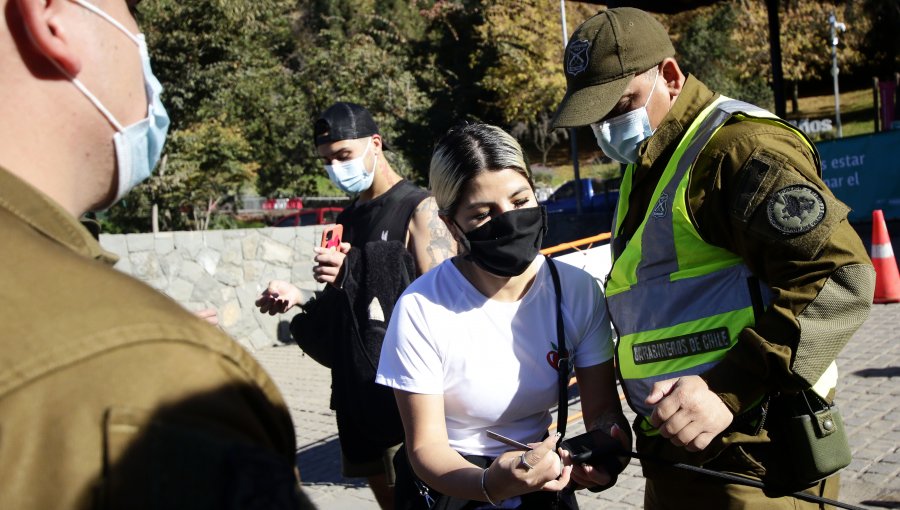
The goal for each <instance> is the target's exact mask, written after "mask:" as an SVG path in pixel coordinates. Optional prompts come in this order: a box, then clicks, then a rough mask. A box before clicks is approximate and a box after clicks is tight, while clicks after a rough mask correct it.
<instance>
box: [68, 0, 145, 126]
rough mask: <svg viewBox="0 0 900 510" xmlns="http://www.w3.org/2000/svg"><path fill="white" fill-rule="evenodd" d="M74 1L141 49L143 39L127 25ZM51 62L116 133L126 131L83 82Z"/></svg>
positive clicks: (79, 0)
mask: <svg viewBox="0 0 900 510" xmlns="http://www.w3.org/2000/svg"><path fill="white" fill-rule="evenodd" d="M72 1H73V2H75V3H76V4H78V5H80V6H81V7H84V8H85V9H87V10H88V11H90V12H91V13H93V14H96V15H97V16H100V17H101V18H103V19H104V20H106V21H108V22H109V23H110V24H112V25H113V26H114V27H116V28H118V29H119V30H120V31H121V32H122V33H123V34H125V35H126V36H128V38H129V39H131V41H132V42H133V43H134V44H136V45H137V46H138V48H141V39H140V38H139V37H137V36H135V35H134V34H132V33H131V31H130V30H128V29H127V28H125V25H123V24H121V23H119V21H118V20H116V19H115V18H113V17H112V16H110V15H109V14H107V13H106V12H104V11H103V10H101V9H100V8H99V7H97V6H96V5H94V4H91V3H88V2H86V1H85V0H72ZM51 62H53V65H54V66H56V68H57V69H59V71H60V72H61V73H62V74H63V75H64V76H66V77H67V78H69V81H71V82H72V85H75V88H77V89H78V90H80V91H81V93H82V94H84V97H86V98H87V99H88V101H90V102H91V104H93V105H94V106H95V107H96V108H97V109H98V110H100V113H101V114H103V116H104V117H106V120H108V121H109V123H110V124H112V125H113V127H114V128H116V132H119V133H121V132H122V131H125V127H124V126H123V125H122V123H121V122H119V121H118V119H116V117H115V116H114V115H113V114H112V112H110V111H109V110H108V109H107V108H106V107H105V106H103V103H101V102H100V100H99V99H97V96H95V95H94V94H93V93H92V92H91V91H90V90H88V88H87V87H85V86H84V84H83V83H81V80H79V79H78V78H76V77H75V76H72V75H71V74H69V73H68V72H66V70H65V69H63V68H62V66H61V65H59V63H58V62H56V61H55V60H52V59H51Z"/></svg>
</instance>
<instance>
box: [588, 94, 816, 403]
mask: <svg viewBox="0 0 900 510" xmlns="http://www.w3.org/2000/svg"><path fill="white" fill-rule="evenodd" d="M732 116H738V117H739V118H742V119H747V120H751V121H758V122H767V123H772V124H777V125H780V126H783V127H785V128H787V129H790V130H792V131H794V132H797V131H796V129H794V128H793V127H791V126H789V125H788V124H786V123H784V122H783V121H781V120H779V119H777V118H775V117H774V116H773V115H772V114H771V113H768V112H766V111H765V110H761V109H760V108H757V107H755V106H753V105H749V104H747V103H743V102H741V101H735V100H733V99H729V98H727V97H719V98H717V99H716V100H715V101H713V103H712V104H711V105H709V106H708V107H707V108H705V109H704V110H703V112H701V113H700V115H698V116H697V118H696V119H695V120H694V121H693V122H692V123H691V125H690V126H689V127H688V129H687V130H686V132H685V136H684V137H683V138H682V140H681V141H680V142H679V144H678V146H677V147H676V149H675V151H674V153H673V155H672V157H671V159H670V160H669V162H668V163H667V165H666V168H665V169H664V171H663V175H662V177H661V178H660V180H659V183H658V184H657V186H656V189H655V190H654V194H653V195H652V199H651V205H650V206H649V207H648V210H647V211H646V213H645V216H644V219H643V221H642V223H641V225H640V226H639V227H638V229H637V231H636V232H635V234H634V236H633V237H632V239H631V241H630V242H629V243H628V245H627V246H624V247H622V246H621V245H620V244H618V243H616V241H615V238H614V240H613V247H614V250H613V251H614V253H613V257H614V259H613V267H612V270H611V272H610V275H609V279H608V281H607V286H606V296H607V304H608V306H609V311H610V317H611V318H612V321H613V324H614V325H615V327H616V331H617V333H618V334H619V341H618V345H617V354H618V361H619V371H620V374H621V377H622V381H623V386H624V389H625V393H626V396H627V397H628V401H629V404H630V405H631V407H632V409H634V410H635V411H636V412H637V413H638V414H641V415H643V416H649V415H650V413H651V412H652V408H650V407H649V406H646V405H645V404H644V400H645V399H646V397H647V395H648V394H649V392H650V389H651V388H652V386H653V384H654V383H655V382H657V381H660V380H664V379H670V378H673V377H678V376H683V375H693V374H699V373H702V372H704V371H706V370H708V369H709V368H711V367H712V366H715V365H716V364H717V363H718V362H719V360H721V359H722V358H723V357H724V356H725V354H726V353H727V352H728V350H729V349H731V347H732V346H733V345H734V344H735V343H736V342H737V338H738V334H739V333H740V331H741V330H743V329H744V328H745V327H748V326H752V325H753V324H754V315H753V307H752V301H751V295H750V291H749V287H748V285H749V282H748V278H749V277H750V276H751V272H750V270H749V269H748V268H747V267H746V266H745V265H744V264H743V262H742V261H741V259H740V257H738V256H737V255H735V254H734V253H732V252H730V251H728V250H725V249H722V248H719V247H716V246H712V245H710V244H708V243H706V242H705V241H703V239H702V238H701V236H700V234H699V232H697V230H696V228H694V225H693V223H692V222H691V218H690V211H689V210H688V205H687V200H686V197H685V194H686V193H687V188H688V183H689V177H690V169H691V168H692V167H693V165H694V162H695V161H696V159H697V157H698V155H699V154H700V152H701V151H702V150H703V148H704V147H705V146H706V145H707V143H708V142H709V140H710V139H711V138H712V137H713V136H714V135H715V133H716V131H718V129H719V128H721V127H722V126H723V125H724V124H725V123H726V122H727V121H728V119H730V118H731V117H732ZM798 133H799V132H798ZM800 137H801V139H802V140H804V141H806V142H807V144H808V145H809V146H810V147H811V149H812V150H813V153H814V154H816V158H818V155H817V153H816V152H815V148H814V147H813V146H812V145H811V144H810V143H809V142H808V141H807V140H806V138H805V137H803V136H802V134H801V135H800ZM633 173H634V165H629V167H628V168H627V169H626V175H625V176H624V177H623V181H622V186H621V188H620V197H619V204H618V207H617V208H616V214H615V218H614V225H615V228H614V229H613V233H614V236H615V234H616V233H618V232H619V230H620V228H621V222H622V221H623V219H624V218H625V216H626V214H627V212H628V198H629V196H630V192H631V186H632V180H633ZM618 251H621V253H617V252H618Z"/></svg>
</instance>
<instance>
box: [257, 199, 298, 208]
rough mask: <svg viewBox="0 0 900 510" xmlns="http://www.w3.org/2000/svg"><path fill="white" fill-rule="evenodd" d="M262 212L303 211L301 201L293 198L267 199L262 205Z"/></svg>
mask: <svg viewBox="0 0 900 510" xmlns="http://www.w3.org/2000/svg"><path fill="white" fill-rule="evenodd" d="M262 208H263V210H266V211H278V210H283V209H303V199H302V198H300V197H294V198H268V199H266V200H264V201H263V203H262Z"/></svg>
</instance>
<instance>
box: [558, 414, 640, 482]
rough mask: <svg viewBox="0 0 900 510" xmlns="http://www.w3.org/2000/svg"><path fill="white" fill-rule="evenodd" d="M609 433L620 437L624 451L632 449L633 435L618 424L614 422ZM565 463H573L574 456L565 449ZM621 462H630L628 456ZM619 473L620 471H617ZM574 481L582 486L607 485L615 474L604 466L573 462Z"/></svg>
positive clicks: (617, 437) (563, 456) (563, 455)
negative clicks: (611, 473)
mask: <svg viewBox="0 0 900 510" xmlns="http://www.w3.org/2000/svg"><path fill="white" fill-rule="evenodd" d="M609 435H610V436H612V437H613V438H615V439H618V440H619V442H620V443H622V449H623V450H624V451H629V452H630V451H631V436H629V435H628V433H627V432H626V431H625V430H623V429H622V428H621V427H619V426H618V425H616V424H613V425H612V426H611V427H610V428H609ZM562 459H563V464H565V465H569V464H573V463H572V456H571V455H570V454H569V452H568V451H566V450H563V454H562ZM619 459H620V462H622V465H623V466H624V465H625V464H628V460H629V458H628V457H620V458H619ZM617 474H618V473H617ZM572 481H574V482H575V483H576V484H577V485H578V486H580V487H588V488H590V487H596V486H598V485H599V486H603V487H605V486H607V485H609V484H610V483H611V482H612V481H613V476H612V475H610V474H609V473H608V472H607V471H606V469H604V468H602V467H594V466H591V465H590V464H573V465H572Z"/></svg>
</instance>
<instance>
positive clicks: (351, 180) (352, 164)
mask: <svg viewBox="0 0 900 510" xmlns="http://www.w3.org/2000/svg"><path fill="white" fill-rule="evenodd" d="M370 145H372V139H371V138H369V141H368V142H366V150H365V151H363V153H362V156H360V157H358V158H354V159H351V160H349V161H334V162H333V163H334V164H333V165H325V171H326V172H328V177H329V178H330V179H331V182H333V183H334V185H335V186H337V187H338V188H340V189H341V191H343V192H344V193H351V194H354V195H356V194H359V193H362V192H363V191H365V190H367V189H369V187H370V186H372V180H373V179H375V166H376V164H377V163H378V156H377V155H376V156H375V161H374V162H373V163H372V171H371V172H369V171H367V170H366V165H365V163H364V160H365V158H366V154H368V153H369V146H370Z"/></svg>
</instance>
